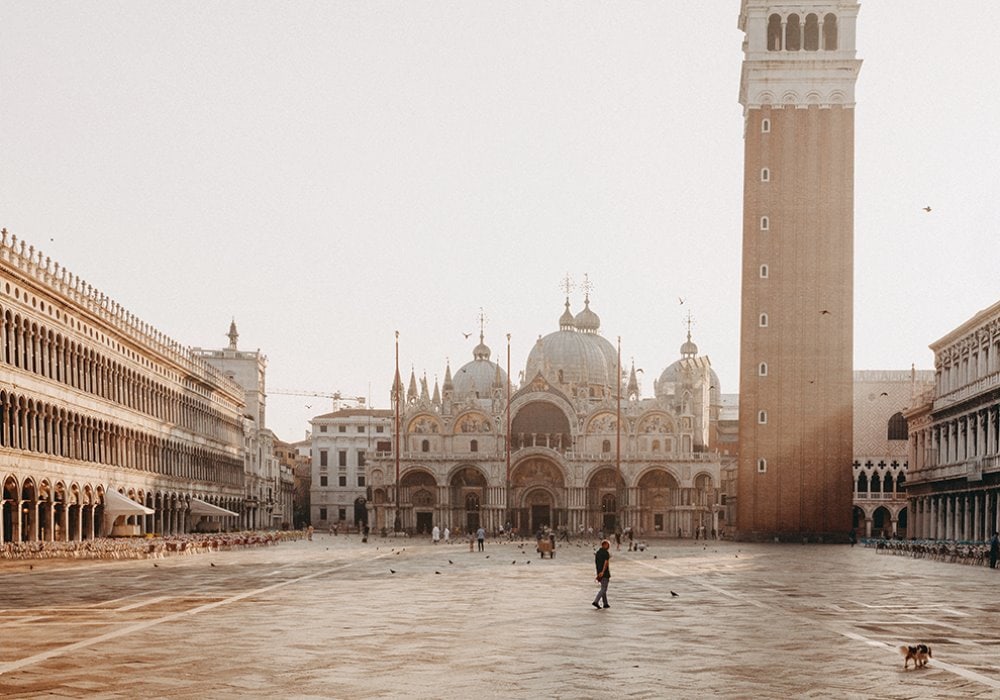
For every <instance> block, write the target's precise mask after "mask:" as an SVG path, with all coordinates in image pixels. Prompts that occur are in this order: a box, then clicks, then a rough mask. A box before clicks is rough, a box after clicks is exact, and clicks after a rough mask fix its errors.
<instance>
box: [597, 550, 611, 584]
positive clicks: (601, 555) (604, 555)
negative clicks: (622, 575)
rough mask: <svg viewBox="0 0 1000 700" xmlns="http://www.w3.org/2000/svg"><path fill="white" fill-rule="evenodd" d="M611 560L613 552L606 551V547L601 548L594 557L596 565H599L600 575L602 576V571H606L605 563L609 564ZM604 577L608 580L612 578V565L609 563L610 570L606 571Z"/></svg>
mask: <svg viewBox="0 0 1000 700" xmlns="http://www.w3.org/2000/svg"><path fill="white" fill-rule="evenodd" d="M610 558H611V552H609V551H608V550H606V549H605V548H604V547H601V548H600V549H598V550H597V553H596V554H595V555H594V563H595V564H596V565H597V574H598V575H600V573H601V569H604V563H605V562H607V561H608V560H609V559H610ZM604 575H605V576H607V577H608V578H611V564H610V563H608V568H607V569H604Z"/></svg>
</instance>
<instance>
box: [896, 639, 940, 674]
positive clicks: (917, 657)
mask: <svg viewBox="0 0 1000 700" xmlns="http://www.w3.org/2000/svg"><path fill="white" fill-rule="evenodd" d="M899 653H900V654H902V655H903V669H904V670H905V669H906V668H907V667H908V666H909V665H910V659H913V668H923V667H924V666H926V665H927V659H930V658H933V656H934V655H933V654H932V653H931V648H930V647H929V646H927V645H926V644H914V645H912V646H902V647H899Z"/></svg>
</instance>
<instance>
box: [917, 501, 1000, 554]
mask: <svg viewBox="0 0 1000 700" xmlns="http://www.w3.org/2000/svg"><path fill="white" fill-rule="evenodd" d="M909 524H910V529H911V533H910V534H911V536H913V537H916V538H917V539H928V540H955V541H958V542H963V541H964V542H981V541H985V540H988V539H989V538H990V536H991V535H992V534H993V533H994V532H996V531H998V530H1000V488H990V489H983V490H980V491H968V492H963V493H941V494H933V495H927V496H917V497H913V498H911V499H910V523H909Z"/></svg>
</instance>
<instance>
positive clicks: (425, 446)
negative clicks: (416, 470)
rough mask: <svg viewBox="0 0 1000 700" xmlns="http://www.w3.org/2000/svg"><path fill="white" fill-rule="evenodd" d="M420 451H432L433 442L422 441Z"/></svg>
mask: <svg viewBox="0 0 1000 700" xmlns="http://www.w3.org/2000/svg"><path fill="white" fill-rule="evenodd" d="M420 451H421V452H430V451H431V441H430V440H421V441H420Z"/></svg>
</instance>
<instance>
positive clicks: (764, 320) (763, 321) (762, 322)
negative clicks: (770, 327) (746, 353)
mask: <svg viewBox="0 0 1000 700" xmlns="http://www.w3.org/2000/svg"><path fill="white" fill-rule="evenodd" d="M760 327H761V328H767V314H761V315H760Z"/></svg>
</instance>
